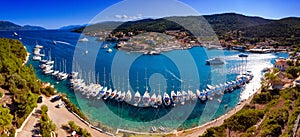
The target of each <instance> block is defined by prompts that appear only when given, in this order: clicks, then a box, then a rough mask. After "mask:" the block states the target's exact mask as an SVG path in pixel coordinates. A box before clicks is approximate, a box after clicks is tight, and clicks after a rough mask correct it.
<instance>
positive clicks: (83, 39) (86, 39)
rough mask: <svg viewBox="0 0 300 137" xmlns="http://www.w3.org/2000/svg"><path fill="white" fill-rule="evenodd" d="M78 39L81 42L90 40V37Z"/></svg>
mask: <svg viewBox="0 0 300 137" xmlns="http://www.w3.org/2000/svg"><path fill="white" fill-rule="evenodd" d="M78 41H79V42H88V41H89V39H88V38H82V39H79V40H78Z"/></svg>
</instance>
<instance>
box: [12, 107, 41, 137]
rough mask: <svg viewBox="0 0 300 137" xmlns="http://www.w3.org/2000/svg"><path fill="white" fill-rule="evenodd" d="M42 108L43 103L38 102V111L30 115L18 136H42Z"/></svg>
mask: <svg viewBox="0 0 300 137" xmlns="http://www.w3.org/2000/svg"><path fill="white" fill-rule="evenodd" d="M40 108H41V104H38V107H37V109H36V111H35V112H33V114H32V115H31V116H30V118H29V119H28V121H27V123H26V124H25V125H24V128H23V129H22V131H21V132H19V133H18V134H17V137H31V136H32V137H41V135H40V132H39V131H40V128H39V120H40V118H39V115H40V110H41V109H40Z"/></svg>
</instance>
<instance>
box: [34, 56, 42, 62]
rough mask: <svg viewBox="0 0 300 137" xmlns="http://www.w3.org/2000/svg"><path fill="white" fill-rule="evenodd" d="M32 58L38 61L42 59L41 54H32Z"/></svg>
mask: <svg viewBox="0 0 300 137" xmlns="http://www.w3.org/2000/svg"><path fill="white" fill-rule="evenodd" d="M32 60H34V61H40V60H42V57H41V56H33V58H32Z"/></svg>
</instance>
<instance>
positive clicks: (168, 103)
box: [163, 92, 171, 106]
mask: <svg viewBox="0 0 300 137" xmlns="http://www.w3.org/2000/svg"><path fill="white" fill-rule="evenodd" d="M163 99H164V104H165V105H166V106H170V104H171V100H170V96H169V94H168V93H166V92H165V93H164V98H163Z"/></svg>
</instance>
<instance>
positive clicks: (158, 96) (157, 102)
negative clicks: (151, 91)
mask: <svg viewBox="0 0 300 137" xmlns="http://www.w3.org/2000/svg"><path fill="white" fill-rule="evenodd" d="M158 87H159V90H158V95H157V98H156V104H157V105H158V106H160V105H161V104H162V96H161V95H160V84H159V85H158Z"/></svg>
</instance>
